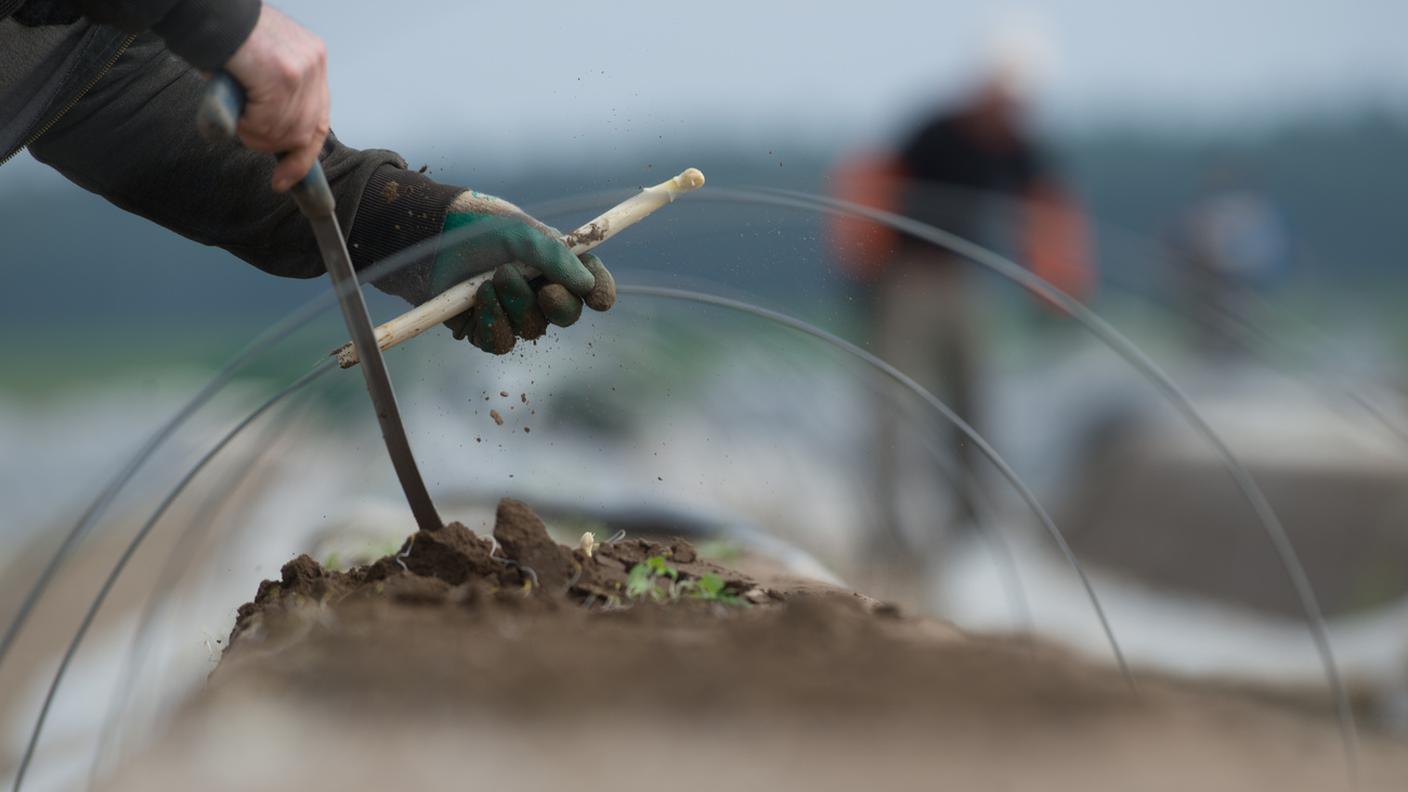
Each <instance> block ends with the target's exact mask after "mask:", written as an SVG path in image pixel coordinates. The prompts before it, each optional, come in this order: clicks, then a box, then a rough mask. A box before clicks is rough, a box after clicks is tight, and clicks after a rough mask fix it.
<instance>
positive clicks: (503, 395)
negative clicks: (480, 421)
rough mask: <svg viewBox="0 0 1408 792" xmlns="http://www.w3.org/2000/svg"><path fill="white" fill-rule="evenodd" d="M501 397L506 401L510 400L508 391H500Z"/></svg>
mask: <svg viewBox="0 0 1408 792" xmlns="http://www.w3.org/2000/svg"><path fill="white" fill-rule="evenodd" d="M499 395H500V396H502V397H504V398H505V399H507V398H508V391H499Z"/></svg>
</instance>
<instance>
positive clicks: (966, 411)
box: [872, 252, 978, 563]
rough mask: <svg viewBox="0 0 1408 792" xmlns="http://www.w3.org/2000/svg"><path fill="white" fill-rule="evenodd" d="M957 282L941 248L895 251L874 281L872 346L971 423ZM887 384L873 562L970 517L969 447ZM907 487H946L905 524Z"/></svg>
mask: <svg viewBox="0 0 1408 792" xmlns="http://www.w3.org/2000/svg"><path fill="white" fill-rule="evenodd" d="M967 281H968V276H967V273H966V272H965V270H964V268H963V266H962V264H961V263H960V262H957V261H955V260H953V259H952V258H951V257H949V256H946V255H944V254H942V253H937V252H923V253H918V252H916V253H912V254H907V255H902V256H901V257H900V258H899V259H897V260H896V261H895V262H893V263H892V264H891V266H890V267H889V268H887V270H886V272H885V274H884V276H883V277H882V278H881V280H880V281H879V282H878V283H877V284H876V285H875V288H874V292H873V295H874V297H873V299H874V303H873V306H872V308H873V318H872V332H873V335H872V348H873V350H874V351H875V353H876V354H877V355H879V356H880V357H881V358H882V359H883V360H885V361H886V362H887V363H890V364H891V365H893V366H894V367H895V368H898V369H899V370H900V371H902V372H904V373H905V374H907V375H909V376H910V377H911V378H913V379H914V381H915V382H917V383H918V384H919V385H920V386H922V387H923V388H924V389H925V390H928V391H929V392H930V393H932V394H933V395H935V396H936V397H938V398H939V399H940V400H941V401H943V402H944V403H945V404H947V405H948V406H949V407H950V408H951V409H952V410H953V411H954V412H955V413H957V414H958V416H959V417H961V418H963V419H964V420H965V421H967V422H968V423H969V424H970V425H972V424H974V423H975V420H976V416H975V407H976V405H975V401H976V399H975V390H976V385H977V383H976V373H977V360H976V345H977V340H978V339H977V329H976V328H975V327H974V320H975V310H974V306H973V304H972V295H971V293H970V288H969V284H968V282H967ZM891 393H893V391H890V392H887V393H884V394H882V403H881V404H880V405H878V407H879V408H878V409H876V410H874V411H873V415H874V416H875V419H876V427H875V448H874V451H873V456H872V462H873V464H872V470H873V471H874V475H875V498H876V504H877V506H878V509H879V514H877V518H878V525H877V526H876V528H877V535H876V536H875V537H874V539H875V541H876V543H875V545H874V546H873V550H874V551H875V554H876V559H875V560H876V561H879V562H884V561H890V562H894V563H907V562H916V561H918V560H919V559H917V558H914V556H915V555H916V554H915V552H914V551H915V550H916V549H921V548H922V549H924V550H932V549H934V548H936V547H937V546H938V544H939V543H940V542H941V541H942V540H943V538H944V536H943V534H947V533H949V531H950V530H967V529H969V528H970V527H971V526H972V523H973V519H974V517H975V513H974V508H973V502H972V500H973V488H974V487H976V486H977V483H976V473H977V462H978V457H977V449H976V448H974V447H973V445H972V443H970V442H968V441H967V439H966V438H964V437H963V435H962V434H961V433H960V432H959V431H958V430H957V428H956V427H954V426H953V425H952V424H950V423H948V422H947V421H946V420H945V419H944V418H943V417H942V416H940V415H938V414H936V413H932V412H931V411H929V410H928V408H927V406H926V407H924V408H923V409H924V410H925V412H926V413H928V414H929V417H930V419H931V420H926V421H922V422H916V421H915V414H914V413H912V412H911V413H909V417H906V415H905V414H904V412H902V411H900V410H898V409H897V407H899V406H900V405H898V404H896V403H895V401H894V399H893V398H890V394H891ZM905 401H906V402H909V403H912V400H908V399H906V400H905ZM921 414H923V413H921ZM929 449H935V450H937V452H938V454H934V453H931V452H930V450H929ZM916 486H919V487H926V488H930V489H927V491H926V492H924V493H922V494H923V495H925V496H927V495H932V494H934V493H938V492H941V493H942V494H944V495H946V496H947V497H946V498H944V500H945V501H946V502H947V508H948V512H947V513H946V514H938V515H933V516H932V517H931V516H930V515H925V517H924V519H923V520H922V524H921V525H915V526H909V527H907V526H906V525H905V522H906V521H905V515H904V513H903V509H902V505H903V503H904V502H905V500H907V499H905V498H904V497H903V496H904V490H905V488H906V487H916ZM920 500H921V501H922V502H933V501H934V500H935V499H933V498H930V497H921V498H920Z"/></svg>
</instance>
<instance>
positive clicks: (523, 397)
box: [518, 393, 528, 404]
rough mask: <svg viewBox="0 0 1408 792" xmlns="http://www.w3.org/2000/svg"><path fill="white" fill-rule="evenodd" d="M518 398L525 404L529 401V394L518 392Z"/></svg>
mask: <svg viewBox="0 0 1408 792" xmlns="http://www.w3.org/2000/svg"><path fill="white" fill-rule="evenodd" d="M518 398H519V399H520V400H521V401H522V402H523V403H524V404H527V403H528V394H526V393H520V394H518Z"/></svg>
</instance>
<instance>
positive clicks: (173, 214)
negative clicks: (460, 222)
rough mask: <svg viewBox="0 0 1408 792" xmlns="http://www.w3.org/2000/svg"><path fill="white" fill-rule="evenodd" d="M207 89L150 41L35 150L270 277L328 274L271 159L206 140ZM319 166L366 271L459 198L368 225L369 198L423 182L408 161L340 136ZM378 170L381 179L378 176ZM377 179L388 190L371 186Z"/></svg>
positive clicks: (381, 215) (432, 201) (375, 216)
mask: <svg viewBox="0 0 1408 792" xmlns="http://www.w3.org/2000/svg"><path fill="white" fill-rule="evenodd" d="M204 87H205V80H204V78H203V77H202V76H201V75H199V74H197V73H196V72H194V71H193V70H192V69H191V68H190V67H189V66H187V65H185V64H184V63H182V62H181V61H179V60H177V59H176V58H174V57H172V56H171V55H170V54H169V53H166V52H165V51H164V50H163V48H162V45H161V42H159V41H157V40H156V39H155V38H153V37H151V36H143V37H141V38H139V39H138V41H137V43H136V44H134V45H133V47H131V48H130V49H129V50H128V52H127V53H126V54H124V56H123V57H122V58H120V59H119V60H118V62H117V63H116V64H114V66H113V69H112V71H111V72H110V73H109V74H108V76H107V77H105V78H104V79H103V80H102V81H101V82H100V83H99V84H98V85H97V86H95V87H94V90H93V91H92V92H90V93H89V94H88V95H87V96H85V97H84V99H83V100H82V101H81V102H79V104H78V105H76V106H75V107H74V108H73V109H72V110H71V111H70V112H69V113H68V114H66V115H65V116H64V118H63V120H62V121H60V123H58V124H57V125H55V126H54V128H52V129H51V130H49V131H48V132H47V133H45V135H44V136H43V137H42V138H40V139H39V141H37V142H36V143H35V144H34V145H33V146H32V151H33V153H34V155H35V157H36V158H37V159H39V160H40V161H42V162H45V163H47V164H50V165H52V166H53V167H55V168H57V169H58V170H59V171H61V172H62V173H63V174H64V175H65V176H66V177H68V178H69V179H71V180H72V181H74V182H75V183H77V184H79V185H80V186H82V187H84V188H85V189H87V190H90V191H92V192H95V193H97V194H99V195H102V196H103V197H104V198H106V199H108V200H109V201H111V202H112V203H114V204H116V205H117V206H120V207H122V208H123V209H126V210H128V211H131V212H134V213H136V214H139V215H141V216H143V217H146V218H148V219H151V220H153V221H154V222H156V223H159V224H160V225H162V226H165V227H166V228H169V229H171V230H172V231H175V232H176V233H179V234H181V235H182V236H185V237H188V238H190V239H194V240H196V241H198V242H201V243H204V244H207V245H216V246H219V247H222V248H224V249H226V250H228V251H230V252H231V253H233V254H235V255H236V256H238V257H240V258H242V259H244V260H245V261H248V262H250V263H251V264H253V265H255V266H256V267H259V268H260V269H262V270H264V271H266V272H270V273H272V274H275V275H281V276H286V277H302V278H307V277H315V276H317V275H320V274H322V273H323V272H324V269H323V264H322V260H321V258H320V256H319V254H318V250H317V246H316V243H315V241H314V239H313V236H312V233H311V231H310V230H309V227H308V223H307V222H306V221H305V220H304V219H303V218H302V216H301V215H299V213H298V210H297V207H296V206H295V204H294V203H293V201H292V200H291V199H290V198H289V197H288V196H287V195H279V194H276V193H274V192H272V191H271V190H270V189H269V174H270V172H271V169H272V167H273V158H272V157H270V156H269V155H267V154H258V153H254V152H250V151H246V150H244V149H243V148H241V147H240V146H239V145H238V144H236V143H226V144H210V143H206V142H205V141H203V140H202V139H201V138H200V137H199V136H198V135H197V134H196V132H195V123H194V119H195V111H196V107H197V105H198V103H199V101H200V98H201V95H202V92H203V91H204ZM322 163H323V168H324V170H325V171H326V173H327V176H328V180H329V183H330V184H331V185H332V188H333V192H334V195H335V198H336V200H337V207H338V215H339V219H340V221H341V222H342V226H343V228H344V230H351V231H352V232H353V234H354V235H355V238H354V240H353V247H352V255H353V259H354V263H355V264H357V265H358V266H359V267H362V266H366V265H367V264H368V263H371V262H372V261H374V260H375V259H376V258H379V257H380V256H382V255H385V254H386V253H389V252H391V251H392V250H395V249H399V246H400V244H401V243H402V242H403V240H402V239H399V238H397V237H396V236H395V233H399V232H397V230H396V229H395V226H396V225H398V224H399V225H401V227H402V229H403V230H404V231H405V234H406V236H405V239H406V240H409V239H410V238H411V237H412V236H414V234H413V233H412V232H416V233H419V230H420V229H423V228H425V227H428V226H429V225H434V230H435V231H437V232H438V230H439V225H435V224H436V223H438V222H440V221H441V220H443V215H444V209H443V206H440V207H439V208H438V215H437V203H436V202H437V200H441V201H442V202H443V203H445V204H448V201H449V199H450V197H453V196H452V195H450V196H449V197H444V198H437V196H441V195H443V194H444V193H453V192H455V190H454V189H453V188H440V189H439V190H438V191H435V192H434V193H433V194H431V195H425V196H421V197H420V199H419V200H416V201H413V202H408V203H403V202H401V201H399V200H398V201H397V202H396V203H393V204H391V205H389V206H385V207H378V211H375V212H372V213H370V214H369V215H368V217H369V218H371V219H366V218H359V216H358V209H359V206H360V205H361V202H362V200H363V195H364V192H365V193H367V194H368V195H369V196H370V195H373V194H375V193H376V191H378V190H380V191H382V192H383V193H385V192H386V190H385V188H384V185H385V184H386V183H388V176H391V175H399V174H405V175H406V176H410V177H416V179H420V180H423V177H419V176H418V175H417V174H413V173H409V172H406V171H404V170H399V169H400V168H402V167H404V162H403V161H402V160H401V159H400V157H398V156H397V155H395V154H394V153H392V152H389V151H357V150H355V149H350V148H347V147H346V146H343V145H341V144H340V143H337V142H336V141H330V142H329V145H328V146H327V147H326V148H325V156H324V157H323V159H322ZM378 172H380V173H381V174H382V175H381V176H380V177H379V178H374V175H375V174H378ZM401 181H404V179H401ZM369 184H380V185H383V186H382V187H375V186H374V187H373V188H372V190H371V191H368V190H367V187H368V185H369ZM410 187H411V185H410V184H407V185H406V187H405V188H400V190H399V191H400V193H401V194H402V196H411V195H414V194H415V193H416V192H418V191H417V190H414V189H410ZM419 192H426V190H425V189H424V188H423V187H422V188H421V189H420V190H419ZM383 201H384V196H383ZM406 208H414V209H416V211H415V212H413V214H412V215H411V216H406V222H405V223H399V222H398V220H399V218H392V217H391V215H392V214H394V213H395V212H396V211H397V210H400V211H404V210H405V209H406ZM422 215H424V217H421V216H422ZM364 220H365V222H364ZM387 228H390V229H391V232H387V231H385V230H384V229H387ZM429 235H431V234H430V233H426V234H425V236H429ZM425 236H420V237H417V238H425ZM394 280H395V279H392V281H388V284H393V285H394V283H393V282H394ZM397 293H399V290H398V292H397Z"/></svg>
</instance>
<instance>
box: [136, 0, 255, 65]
mask: <svg viewBox="0 0 1408 792" xmlns="http://www.w3.org/2000/svg"><path fill="white" fill-rule="evenodd" d="M261 6H262V3H261V2H260V0H181V2H178V3H177V4H176V5H174V6H172V7H171V10H170V11H168V12H167V14H166V16H164V17H162V19H161V21H159V22H157V23H155V24H153V25H152V32H153V33H155V34H157V35H158V36H161V38H162V40H163V41H165V42H166V48H167V49H169V50H171V51H172V52H174V53H176V54H177V55H179V56H180V57H181V58H182V59H183V60H185V61H186V62H187V63H189V64H191V65H192V66H194V67H196V68H197V69H202V70H204V71H215V70H216V69H219V68H221V67H223V66H224V65H225V64H226V63H228V62H229V60H230V58H231V57H232V56H234V54H235V50H237V49H239V48H240V45H242V44H244V42H245V39H247V38H249V34H250V31H252V30H254V25H255V23H257V22H258V21H259V9H260V7H261Z"/></svg>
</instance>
